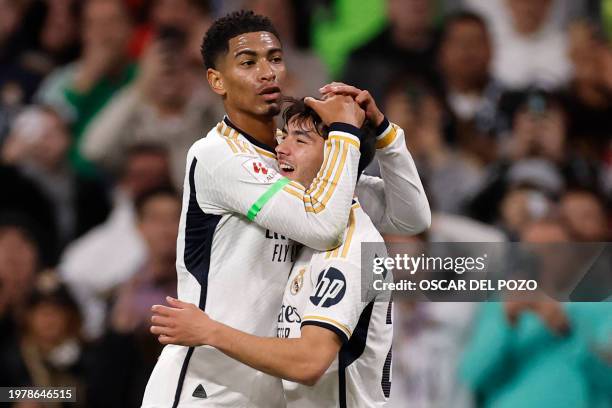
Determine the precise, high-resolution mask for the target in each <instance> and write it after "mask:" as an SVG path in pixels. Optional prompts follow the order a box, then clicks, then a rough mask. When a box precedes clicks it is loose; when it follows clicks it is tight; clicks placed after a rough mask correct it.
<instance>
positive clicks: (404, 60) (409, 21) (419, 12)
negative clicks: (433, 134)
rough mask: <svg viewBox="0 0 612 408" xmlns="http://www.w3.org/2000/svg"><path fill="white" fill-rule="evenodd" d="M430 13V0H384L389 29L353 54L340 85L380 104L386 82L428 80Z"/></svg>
mask: <svg viewBox="0 0 612 408" xmlns="http://www.w3.org/2000/svg"><path fill="white" fill-rule="evenodd" d="M433 12H434V4H433V1H432V0H387V17H388V20H389V23H388V25H387V26H386V27H385V28H384V29H383V31H382V32H380V33H379V34H378V35H377V36H376V37H374V38H373V39H372V40H370V41H369V42H368V43H367V44H365V45H363V46H361V47H360V48H358V49H356V50H355V51H353V52H352V54H351V55H350V57H349V59H348V61H347V63H346V71H345V73H344V79H343V81H342V82H345V83H347V84H352V85H355V86H356V87H358V88H359V89H367V90H369V91H370V93H371V94H372V96H373V97H374V99H375V100H383V95H384V92H385V91H386V90H387V89H388V88H389V85H390V84H389V80H391V79H393V78H395V77H397V76H398V74H399V73H410V74H412V75H413V76H414V77H416V78H426V79H430V80H431V79H432V77H433V73H432V69H431V67H432V66H434V63H435V56H436V47H437V34H436V32H435V30H434V28H433ZM384 106H385V107H387V108H388V107H389V106H388V105H384Z"/></svg>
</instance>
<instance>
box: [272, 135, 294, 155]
mask: <svg viewBox="0 0 612 408" xmlns="http://www.w3.org/2000/svg"><path fill="white" fill-rule="evenodd" d="M287 139H288V138H287V137H286V138H284V139H283V141H282V142H280V143H279V144H277V145H276V148H275V149H274V150H275V151H276V158H277V159H280V158H281V157H286V156H289V155H290V154H291V147H290V146H289V145H290V143H289V141H288V140H287Z"/></svg>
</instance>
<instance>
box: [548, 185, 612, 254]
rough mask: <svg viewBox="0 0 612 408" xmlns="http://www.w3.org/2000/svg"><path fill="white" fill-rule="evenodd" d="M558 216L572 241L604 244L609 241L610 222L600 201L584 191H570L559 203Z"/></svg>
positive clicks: (595, 196)
mask: <svg viewBox="0 0 612 408" xmlns="http://www.w3.org/2000/svg"><path fill="white" fill-rule="evenodd" d="M559 208H560V216H561V218H562V219H563V221H564V222H565V224H566V226H567V228H568V230H569V232H570V233H571V236H572V240H574V241H585V242H606V241H609V240H610V220H608V219H607V218H606V212H605V207H604V204H603V202H602V201H601V199H600V198H599V197H598V196H597V195H595V194H593V193H591V192H589V191H586V190H583V191H580V190H570V191H568V192H567V193H565V194H564V195H563V196H562V197H561V200H560V203H559Z"/></svg>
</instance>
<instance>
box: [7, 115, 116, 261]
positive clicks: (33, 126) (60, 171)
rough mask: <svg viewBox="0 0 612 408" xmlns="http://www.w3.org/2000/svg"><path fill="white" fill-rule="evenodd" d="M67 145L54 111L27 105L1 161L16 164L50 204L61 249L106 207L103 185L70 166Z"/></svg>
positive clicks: (63, 126) (67, 135)
mask: <svg viewBox="0 0 612 408" xmlns="http://www.w3.org/2000/svg"><path fill="white" fill-rule="evenodd" d="M69 145H70V132H69V129H68V127H67V126H66V124H65V123H64V122H63V120H62V118H61V117H60V116H59V115H58V114H57V113H56V112H55V111H54V110H53V109H51V108H46V107H30V108H28V109H26V110H25V111H24V112H22V113H21V114H20V115H19V116H18V117H17V118H16V119H15V122H14V125H13V128H12V129H11V133H10V134H9V137H8V138H7V141H6V143H5V145H4V146H3V149H2V159H3V161H4V162H5V163H7V164H14V165H16V166H17V168H18V169H19V170H20V171H21V172H22V173H23V174H24V175H26V176H27V177H29V178H30V179H32V180H33V181H34V182H35V183H36V184H37V185H38V187H39V188H40V189H41V191H42V192H43V193H44V194H45V195H46V196H47V197H48V200H49V201H50V202H51V203H52V204H51V208H52V211H53V213H54V219H55V220H56V228H57V231H58V242H57V244H58V245H57V246H59V249H60V250H61V248H63V247H64V246H65V245H66V244H67V243H68V242H70V241H71V240H73V239H74V238H76V237H78V236H80V235H82V234H83V233H85V232H87V231H88V230H89V229H90V228H92V227H94V226H95V225H97V224H99V223H101V222H103V221H104V220H105V219H106V216H107V215H108V213H109V210H110V203H109V200H108V197H107V194H106V191H105V189H104V187H103V186H102V185H101V184H100V183H99V182H97V181H94V180H89V179H87V178H84V177H82V176H79V175H78V174H76V173H75V172H74V171H73V170H72V169H71V168H70V166H69V163H68V157H67V152H68V147H69Z"/></svg>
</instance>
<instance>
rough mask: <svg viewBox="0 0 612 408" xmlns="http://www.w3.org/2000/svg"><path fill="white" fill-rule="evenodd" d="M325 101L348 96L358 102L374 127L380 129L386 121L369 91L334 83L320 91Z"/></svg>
mask: <svg viewBox="0 0 612 408" xmlns="http://www.w3.org/2000/svg"><path fill="white" fill-rule="evenodd" d="M319 92H321V95H322V96H323V99H327V98H329V97H330V96H332V95H347V96H350V97H351V98H353V99H354V100H355V102H357V104H358V105H359V106H361V109H363V110H364V111H365V114H366V118H368V120H369V121H370V122H372V124H374V126H376V127H378V126H380V124H381V123H382V122H383V121H384V120H385V115H384V114H383V113H382V112H381V111H380V109H378V106H377V105H376V101H374V98H373V97H372V95H371V94H370V92H368V91H367V90H361V89H359V88H357V87H354V86H351V85H347V84H344V83H342V82H332V83H330V84H327V85H325V86H323V87H322V88H320V89H319Z"/></svg>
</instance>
